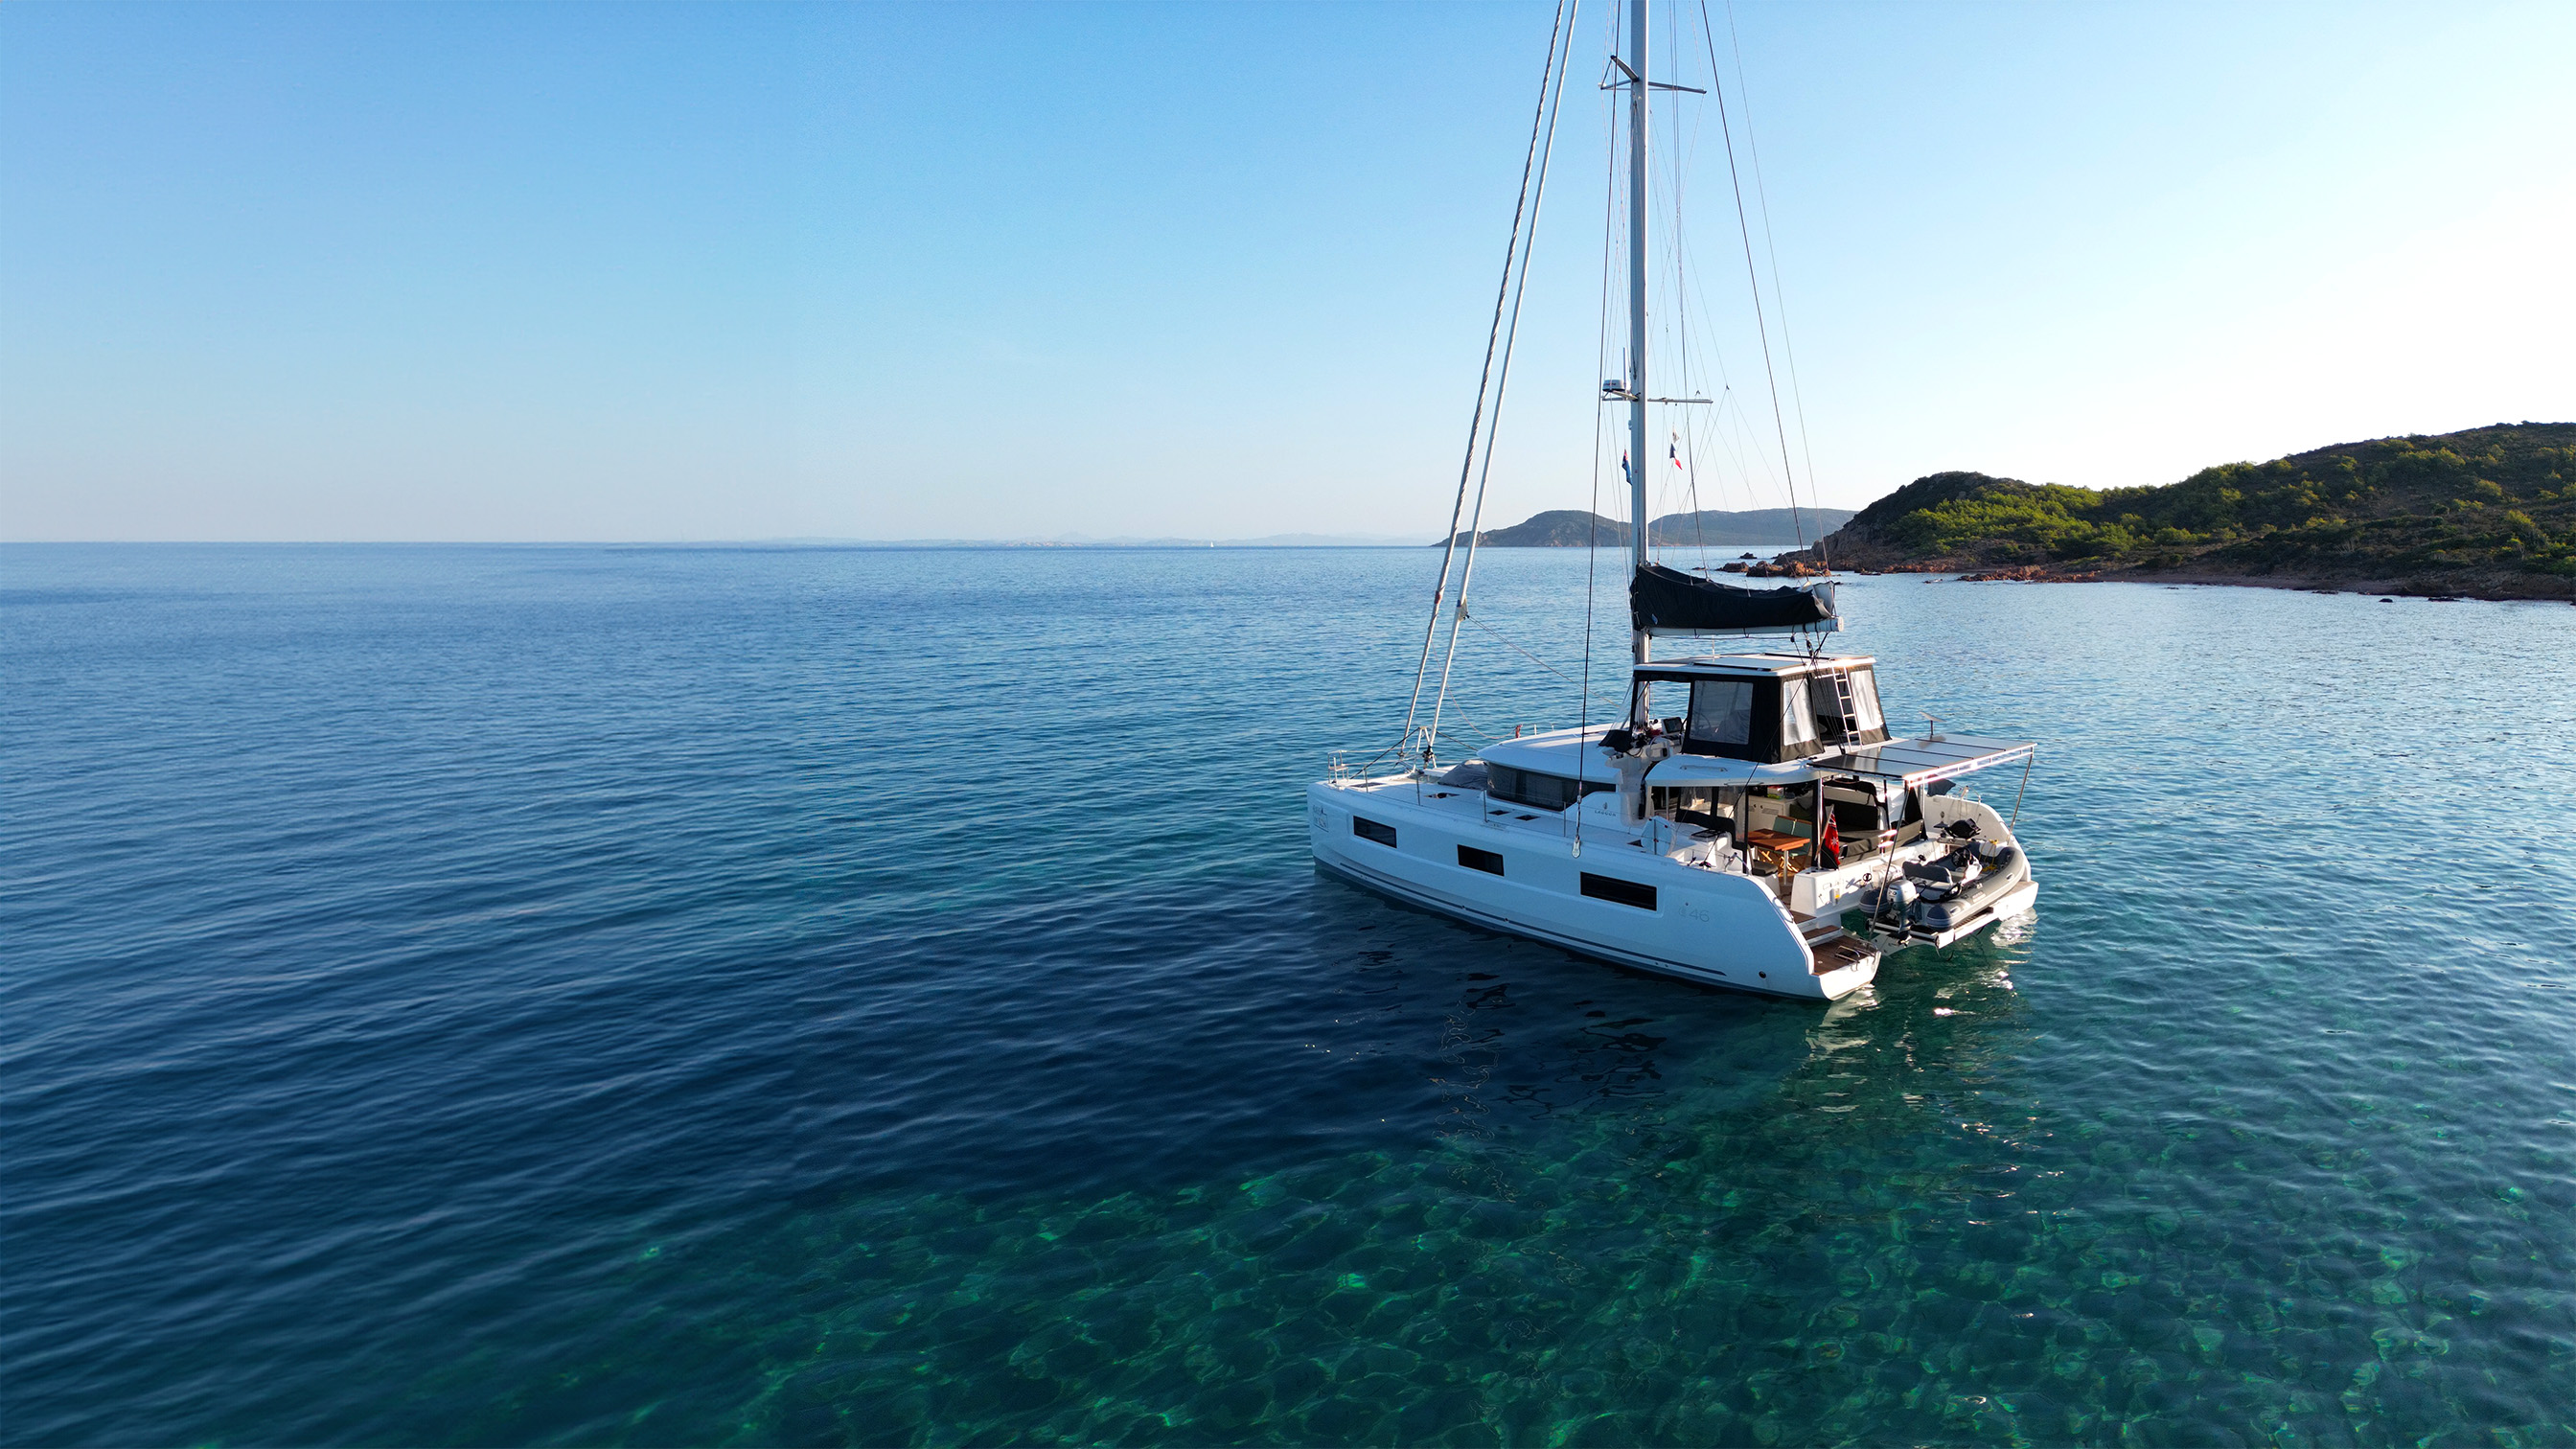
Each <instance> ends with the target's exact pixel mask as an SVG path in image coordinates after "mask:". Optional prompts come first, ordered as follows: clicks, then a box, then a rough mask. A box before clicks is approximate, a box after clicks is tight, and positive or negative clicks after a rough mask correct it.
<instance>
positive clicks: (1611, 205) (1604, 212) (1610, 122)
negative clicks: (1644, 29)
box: [1574, 4, 1627, 856]
mask: <svg viewBox="0 0 2576 1449" xmlns="http://www.w3.org/2000/svg"><path fill="white" fill-rule="evenodd" d="M1619 10H1620V7H1619V6H1618V5H1615V4H1614V5H1612V6H1611V8H1610V36H1611V44H1612V46H1613V47H1614V51H1615V47H1616V45H1617V43H1618V35H1619ZM1617 95H1618V93H1617V92H1615V91H1609V90H1605V91H1604V92H1603V93H1602V117H1603V121H1602V126H1601V134H1602V138H1603V144H1604V145H1606V146H1607V147H1608V148H1609V152H1610V154H1609V156H1608V157H1607V158H1606V164H1605V165H1603V166H1602V168H1601V320H1600V323H1599V325H1598V326H1597V327H1596V328H1595V329H1594V337H1595V339H1596V340H1595V341H1594V343H1593V354H1592V370H1593V371H1594V372H1595V373H1598V372H1600V371H1601V370H1602V369H1603V368H1606V367H1608V366H1609V365H1610V258H1611V255H1612V252H1611V246H1612V230H1613V228H1614V226H1615V225H1616V223H1615V222H1614V220H1613V218H1615V217H1616V216H1617V215H1618V211H1619V205H1618V202H1619V102H1618V99H1617ZM1626 371H1627V370H1626V369H1625V368H1622V369H1621V370H1620V372H1621V375H1622V376H1625V375H1626ZM1606 416H1607V414H1606V413H1605V412H1604V411H1603V409H1602V406H1601V404H1600V403H1599V402H1598V401H1595V402H1594V403H1593V405H1592V504H1591V506H1590V507H1589V508H1588V509H1586V510H1585V513H1584V516H1585V517H1586V518H1587V519H1589V520H1590V521H1591V522H1590V528H1591V530H1592V537H1591V540H1590V542H1589V543H1588V544H1586V545H1585V549H1584V560H1583V682H1582V684H1581V685H1579V686H1578V687H1577V688H1576V690H1575V695H1574V699H1575V716H1574V747H1575V749H1576V751H1577V752H1578V754H1579V752H1580V751H1581V750H1582V748H1583V741H1584V740H1585V739H1587V738H1589V737H1590V733H1591V729H1592V596H1593V585H1594V583H1595V581H1596V580H1597V579H1598V578H1599V577H1600V573H1601V420H1602V419H1603V418H1604V417H1606ZM1582 773H1583V772H1582V769H1581V768H1580V767H1579V766H1578V767H1577V768H1576V770H1575V774H1576V775H1577V776H1578V777H1579V776H1580V775H1581V774H1582ZM1582 788H1583V787H1582V785H1581V783H1580V782H1579V780H1578V783H1577V784H1576V785H1575V790H1576V793H1577V795H1578V797H1579V796H1580V794H1581V791H1582ZM1581 803H1582V802H1581V800H1580V798H1578V799H1577V801H1576V804H1578V805H1580V804H1581ZM1574 853H1575V854H1576V855H1578V856H1579V855H1581V854H1583V812H1582V811H1581V810H1580V809H1578V810H1576V811H1575V812H1574Z"/></svg>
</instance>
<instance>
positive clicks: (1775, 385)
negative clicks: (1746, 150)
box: [1699, 0, 1825, 560]
mask: <svg viewBox="0 0 2576 1449" xmlns="http://www.w3.org/2000/svg"><path fill="white" fill-rule="evenodd" d="M1699 26H1700V38H1701V39H1703V40H1705V41H1707V42H1708V83H1709V88H1710V93H1711V94H1712V95H1714V96H1716V98H1717V124H1718V129H1719V132H1720V133H1721V134H1722V135H1724V136H1725V137H1726V175H1727V179H1728V180H1730V181H1732V182H1734V183H1735V225H1736V229H1737V230H1738V231H1740V232H1742V233H1743V235H1744V280H1745V281H1746V282H1748V283H1750V284H1751V285H1752V288H1753V327H1754V331H1755V333H1756V335H1758V336H1759V337H1760V338H1761V339H1762V374H1763V376H1764V377H1766V378H1768V379H1769V380H1770V383H1771V422H1772V425H1773V427H1774V428H1776V429H1777V430H1778V431H1779V434H1780V466H1781V467H1783V468H1786V469H1788V470H1789V524H1790V527H1792V528H1793V529H1795V530H1796V531H1797V534H1798V544H1799V546H1800V547H1802V548H1803V547H1805V545H1806V542H1807V526H1806V523H1805V522H1804V521H1803V520H1802V519H1801V517H1800V516H1799V513H1798V478H1797V470H1796V468H1795V467H1794V466H1793V464H1792V463H1791V460H1790V457H1789V424H1788V422H1787V421H1786V420H1785V419H1784V418H1783V417H1782V416H1781V413H1780V379H1779V376H1778V375H1777V374H1776V373H1774V372H1773V371H1772V370H1771V329H1770V326H1769V324H1767V323H1766V322H1764V320H1763V317H1762V274H1761V273H1760V272H1758V271H1756V270H1755V269H1754V266H1753V224H1752V222H1750V221H1748V220H1746V218H1745V215H1744V178H1743V177H1742V176H1740V175H1738V174H1737V172H1736V169H1735V127H1734V125H1733V124H1732V123H1731V122H1729V121H1728V120H1727V119H1726V95H1725V91H1724V88H1723V87H1721V86H1719V84H1718V80H1717V37H1716V35H1715V33H1714V32H1712V31H1711V30H1710V29H1709V21H1708V0H1699ZM1746 135H1747V139H1748V140H1749V139H1750V137H1751V133H1750V132H1749V131H1748V132H1747V133H1746ZM1782 341H1783V342H1786V341H1787V337H1786V335H1785V334H1784V335H1783V337H1782ZM1812 481H1813V480H1812V479H1811V480H1810V482H1811V483H1812ZM1809 491H1810V492H1813V491H1814V490H1813V488H1812V487H1811V488H1810V489H1809ZM1824 552H1825V549H1824V541H1823V540H1822V539H1819V540H1817V541H1816V557H1817V558H1818V559H1819V560H1822V559H1823V558H1824Z"/></svg>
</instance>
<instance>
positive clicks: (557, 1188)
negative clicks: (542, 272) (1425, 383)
mask: <svg viewBox="0 0 2576 1449" xmlns="http://www.w3.org/2000/svg"><path fill="white" fill-rule="evenodd" d="M1435 562H1436V556H1434V555H1432V554H1431V552H1430V551H1429V550H1422V551H1419V552H1415V551H1346V552H1345V551H1315V552H1306V551H1297V552H1276V553H1272V552H1237V551H1176V552H1135V553H1109V552H1073V553H1067V552H1041V551H1010V552H990V553H899V552H866V551H849V552H840V551H822V550H811V551H781V550H732V551H728V550H684V549H610V548H489V549H486V548H247V547H245V548H212V547H209V548H178V547H132V548H85V547H84V548H73V547H12V548H8V549H6V550H0V670H4V671H5V673H0V953H4V954H0V1437H5V1438H6V1440H7V1441H9V1442H12V1443H21V1444H34V1443H48V1444H50V1443H76V1444H111V1443H113V1444H125V1443H183V1442H184V1443H265V1444H277V1443H285V1444H296V1443H319V1442H337V1443H347V1442H370V1443H496V1444H509V1443H535V1442H579V1443H612V1442H621V1443H622V1442H632V1443H656V1444H658V1443H730V1442H743V1443H757V1444H766V1443H798V1444H802V1443H840V1442H859V1443H905V1442H918V1443H964V1442H971V1443H979V1444H980V1443H1002V1442H1014V1441H1026V1440H1082V1441H1119V1442H1167V1443H1189V1444H1199V1443H1211V1442H1234V1441H1269V1442H1300V1443H1362V1442H1366V1443H1392V1442H1407V1443H1416V1442H1420V1443H1431V1442H1437V1443H1496V1442H1503V1443H1511V1444H1541V1443H1551V1444H1552V1443H1626V1442H1640V1441H1649V1442H1682V1441H1689V1442H1711V1441H1714V1442H1728V1443H1748V1442H1749V1443H1760V1444H1772V1443H1781V1444H1798V1443H1813V1442H1864V1443H1884V1442H1892V1441H1907V1440H1911V1441H1951V1442H1976V1443H1991V1442H2002V1441H2012V1442H2031V1443H2045V1442H2064V1441H2082V1442H2092V1443H2111V1442H2120V1443H2174V1444H2205V1443H2252V1442H2256V1441H2265V1442H2272V1443H2279V1444H2305V1443H2325V1444H2340V1443H2363V1444H2415V1443H2428V1444H2442V1443H2452V1444H2479V1445H2505V1446H2518V1445H2536V1444H2567V1443H2571V1442H2576V1020H2571V1014H2576V993H2571V991H2570V987H2571V985H2576V964H2571V959H2570V958H2571V954H2576V845H2572V844H2571V839H2576V834H2571V831H2576V668H2571V664H2576V609H2569V608H2566V607H2564V606H2544V605H2497V604H2479V603H2444V604H2432V603H2422V602H2405V603H2397V604H2382V603H2378V602H2376V601H2375V600H2371V599H2367V598H2352V597H2328V596H2315V595H2308V594H2299V593H2288V592H2271V591H2263V590H2251V589H2164V588H2156V587H2144V586H2113V585H2097V586H1982V585H1965V584H1957V583H1939V584H1926V583H1924V582H1921V581H1919V580H1916V579H1910V578H1894V579H1873V580H1861V581H1857V582H1855V583H1854V584H1852V585H1851V586H1850V587H1849V589H1848V591H1847V592H1846V595H1845V603H1846V610H1847V612H1848V613H1849V614H1850V615H1851V616H1852V617H1853V618H1854V620H1855V627H1854V629H1853V630H1852V632H1851V633H1850V634H1848V635H1846V636H1845V639H1844V642H1845V643H1846V644H1848V645H1850V646H1852V647H1855V648H1860V649H1866V650H1870V651H1873V652H1876V653H1877V654H1878V655H1879V656H1880V658H1881V660H1882V664H1881V669H1880V677H1881V680H1882V682H1883V685H1884V688H1885V689H1886V691H1887V695H1888V704H1889V708H1890V713H1891V716H1893V717H1896V718H1899V719H1900V720H1901V719H1906V718H1910V717H1911V716H1912V714H1913V712H1915V711H1921V710H1929V711H1932V712H1935V713H1938V714H1940V715H1941V716H1942V717H1943V718H1944V720H1945V728H1950V729H1955V730H1958V731H1961V732H1972V733H1998V734H2001V733H2011V734H2017V735H2023V736H2026V737H2029V738H2034V739H2037V740H2039V741H2041V742H2042V743H2041V751H2040V756H2039V765H2038V768H2037V770H2036V771H2035V773H2034V774H2033V775H2032V776H2031V779H2030V784H2029V790H2028V795H2027V798H2026V799H2024V800H2023V801H2022V802H2021V806H2020V810H2021V822H2022V834H2023V837H2024V840H2025V842H2026V844H2027V845H2028V846H2029V848H2030V852H2031V855H2032V858H2033V861H2034V864H2035V866H2036V868H2037V871H2038V873H2039V875H2040V878H2041V880H2042V882H2043V887H2042V895H2041V898H2040V909H2039V912H2038V914H2037V916H2036V917H2035V918H2034V919H2033V920H2032V921H2031V922H2029V923H2028V924H2027V925H2026V926H2025V927H2022V928H2021V929H2019V930H2017V931H2016V932H2014V934H2013V936H2012V938H2011V939H2006V940H1996V939H1992V938H1986V939H1982V940H1980V941H1978V942H1976V943H1975V944H1973V945H1969V946H1963V947H1960V948H1956V949H1954V950H1952V951H1950V952H1947V953H1943V954H1940V955H1934V954H1931V953H1926V952H1920V951H1918V952H1912V953H1908V954H1906V955H1902V956H1898V957H1894V958H1892V959H1891V960H1890V961H1889V963H1888V965H1887V967H1886V968H1885V969H1884V970H1883V972H1882V974H1881V977H1880V980H1879V983H1878V985H1877V986H1876V987H1875V988H1874V989H1872V990H1871V991H1869V992H1867V993H1865V994H1863V995H1862V996H1859V997H1856V998H1854V999H1852V1000H1850V1001H1848V1002H1846V1003H1843V1004H1841V1005H1839V1006H1836V1007H1834V1008H1831V1009H1818V1008H1811V1007H1804V1006H1798V1005H1794V1004H1788V1003H1781V1002H1773V1001H1767V1000H1762V999H1756V998H1749V997H1742V996H1734V995H1728V994H1724V993H1720V992H1715V991H1710V990H1704V989H1699V988H1695V987H1691V986H1687V985H1681V984H1677V983H1673V982H1668V981H1662V980H1657V979H1654V978H1650V977H1645V976H1641V975H1634V974H1629V973H1625V972H1622V971H1619V970H1616V969H1612V968H1608V967H1604V966H1601V965H1597V964H1594V963H1590V962H1587V961H1584V960H1580V959H1577V958H1574V957H1570V956H1567V955H1565V954H1563V953H1561V952H1558V951H1555V950H1551V949H1547V948H1543V947H1539V946H1534V945H1529V944H1525V943H1520V942H1515V941H1511V940H1507V939H1502V938H1497V937H1492V936H1487V935H1483V934H1480V933H1477V932H1474V931H1470V930H1466V929H1462V928H1460V927H1456V926H1453V925H1450V924H1447V923H1445V922H1442V921H1439V920H1436V919H1433V918H1429V917H1426V916H1422V915H1419V914H1415V913H1412V912H1409V911H1407V910H1404V909H1402V908H1399V907H1396V906H1393V905H1390V904H1387V903H1385V902H1382V901H1379V900H1377V899H1375V898H1372V897H1370V896H1367V895H1364V894H1361V893H1359V892H1357V891H1354V890H1352V889H1351V888H1349V887H1346V886H1344V885H1341V884H1339V883H1337V882H1333V881H1329V880H1326V879H1322V878H1319V877H1317V876H1316V875H1315V874H1314V873H1313V871H1312V869H1311V867H1310V865H1309V862H1308V859H1307V856H1306V848H1305V837H1304V827H1303V815H1302V811H1301V808H1300V802H1299V791H1300V790H1301V789H1302V788H1303V786H1304V785H1305V784H1306V782H1307V781H1309V780H1310V779H1312V778H1315V777H1316V776H1318V775H1319V774H1320V773H1321V772H1322V770H1323V767H1324V764H1325V759H1326V752H1327V751H1328V750H1330V749H1334V748H1346V747H1357V749H1358V751H1359V753H1362V754H1365V753H1366V752H1367V751H1368V750H1370V749H1373V748H1375V747H1376V746H1377V745H1380V744H1382V743H1384V742H1385V741H1386V739H1387V738H1389V737H1390V736H1391V735H1392V734H1393V732H1394V727H1395V723H1396V721H1397V719H1398V718H1400V714H1401V701H1402V690H1403V687H1404V685H1405V684H1406V682H1407V681H1408V680H1409V677H1410V672H1411V668H1412V660H1413V651H1414V650H1415V648H1417V647H1418V643H1419V637H1420V635H1419V631H1420V628H1421V610H1422V608H1423V606H1424V605H1425V604H1426V602H1427V596H1428V592H1429V570H1430V568H1431V567H1432V566H1433V565H1434V563H1435ZM1479 568H1480V580H1479V588H1478V594H1477V599H1478V605H1477V618H1478V620H1479V621H1480V625H1482V624H1490V626H1491V627H1492V628H1493V629H1495V630H1499V631H1501V633H1502V634H1503V635H1505V636H1508V637H1509V638H1510V639H1511V640H1512V642H1514V643H1516V644H1518V645H1520V646H1522V647H1525V648H1527V649H1529V650H1531V651H1532V652H1534V653H1536V654H1537V655H1539V656H1540V657H1542V658H1544V659H1546V660H1548V661H1549V663H1550V664H1553V665H1558V666H1561V667H1566V668H1569V669H1572V668H1575V667H1576V666H1577V664H1578V662H1579V659H1580V654H1581V648H1580V632H1581V628H1582V623H1581V621H1582V612H1583V606H1584V559H1583V557H1582V556H1581V555H1580V554H1561V553H1554V552H1509V551H1505V552H1497V553H1494V554H1488V555H1487V556H1486V557H1485V558H1484V559H1483V560H1482V561H1481V562H1480V566H1479ZM1602 597H1603V599H1604V600H1605V602H1607V603H1609V604H1611V605H1612V607H1611V608H1608V609H1606V610H1605V612H1604V621H1605V623H1615V622H1616V618H1615V615H1616V609H1615V604H1616V602H1617V598H1618V596H1617V594H1616V592H1615V590H1605V591H1604V593H1603V595H1602ZM1604 641H1605V644H1606V645H1607V652H1608V656H1609V657H1610V659H1612V660H1613V661H1614V662H1615V660H1616V658H1617V656H1618V652H1619V645H1618V643H1617V642H1616V641H1615V640H1613V639H1611V637H1610V636H1609V635H1608V634H1607V633H1606V632H1605V635H1604ZM1462 661H1463V662H1462V665H1461V678H1462V680H1464V681H1466V687H1465V688H1464V689H1463V690H1462V695H1461V700H1460V705H1461V708H1460V710H1459V712H1458V714H1457V715H1455V716H1453V722H1455V721H1456V720H1457V719H1460V718H1463V719H1464V720H1465V721H1466V722H1467V723H1468V724H1470V725H1472V726H1474V727H1477V728H1482V729H1486V730H1501V731H1508V729H1509V728H1510V727H1511V726H1512V725H1514V724H1522V723H1528V724H1555V723H1567V722H1571V719H1572V717H1573V715H1574V714H1575V711H1576V691H1575V688H1574V686H1573V685H1572V684H1570V683H1568V682H1566V681H1564V680H1561V679H1560V678H1558V677H1557V675H1555V674H1554V673H1551V672H1548V671H1547V670H1546V669H1543V668H1541V667H1540V666H1538V665H1536V664H1533V663H1531V662H1530V661H1529V660H1527V659H1525V658H1523V657H1522V656H1521V655H1520V654H1518V653H1515V652H1513V650H1511V649H1510V648H1507V647H1505V646H1504V645H1503V644H1502V643H1500V642H1498V640H1497V639H1496V638H1495V637H1494V636H1493V635H1491V634H1488V633H1486V632H1484V631H1483V628H1482V627H1479V628H1475V629H1471V630H1470V632H1469V635H1468V643H1467V645H1466V647H1465V649H1464V650H1463V652H1462ZM1990 798H1991V797H1990Z"/></svg>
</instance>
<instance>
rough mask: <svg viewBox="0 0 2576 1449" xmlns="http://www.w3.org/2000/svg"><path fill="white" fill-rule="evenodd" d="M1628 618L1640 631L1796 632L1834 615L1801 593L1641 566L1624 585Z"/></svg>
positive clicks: (1809, 594) (1808, 594)
mask: <svg viewBox="0 0 2576 1449" xmlns="http://www.w3.org/2000/svg"><path fill="white" fill-rule="evenodd" d="M1628 616H1629V617H1630V618H1631V619H1633V620H1635V621H1636V627H1638V628H1640V629H1707V630H1718V629H1796V628H1800V627H1803V626H1805V625H1808V624H1822V623H1824V622H1825V621H1827V620H1829V619H1831V618H1833V616H1834V615H1833V610H1832V609H1830V608H1828V607H1826V604H1825V601H1824V600H1822V599H1820V598H1817V597H1816V596H1815V594H1814V593H1812V592H1810V591H1809V590H1806V589H1803V588H1797V587H1794V586H1792V587H1787V588H1778V589H1739V588H1735V587H1732V586H1730V585H1727V584H1720V583H1712V582H1710V581H1709V580H1707V579H1695V578H1692V577H1691V576H1690V575H1688V574H1686V573H1683V572H1682V571H1681V570H1679V569H1668V568H1665V567H1664V566H1663V565H1662V564H1644V565H1641V566H1639V568H1638V569H1637V572H1636V576H1635V577H1633V578H1631V579H1629V580H1628Z"/></svg>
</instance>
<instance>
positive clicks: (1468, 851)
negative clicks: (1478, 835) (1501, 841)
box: [1458, 845, 1503, 875]
mask: <svg viewBox="0 0 2576 1449" xmlns="http://www.w3.org/2000/svg"><path fill="white" fill-rule="evenodd" d="M1458 863H1459V864H1460V865H1463V866H1465V867H1467V868H1468V869H1469V870H1481V871H1483V872H1484V873H1485V874H1487V875H1501V874H1502V873H1503V858H1502V857H1501V856H1499V855H1496V854H1495V853H1494V852H1492V851H1490V850H1478V849H1477V848H1476V847H1474V846H1472V845H1462V846H1459V847H1458Z"/></svg>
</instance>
